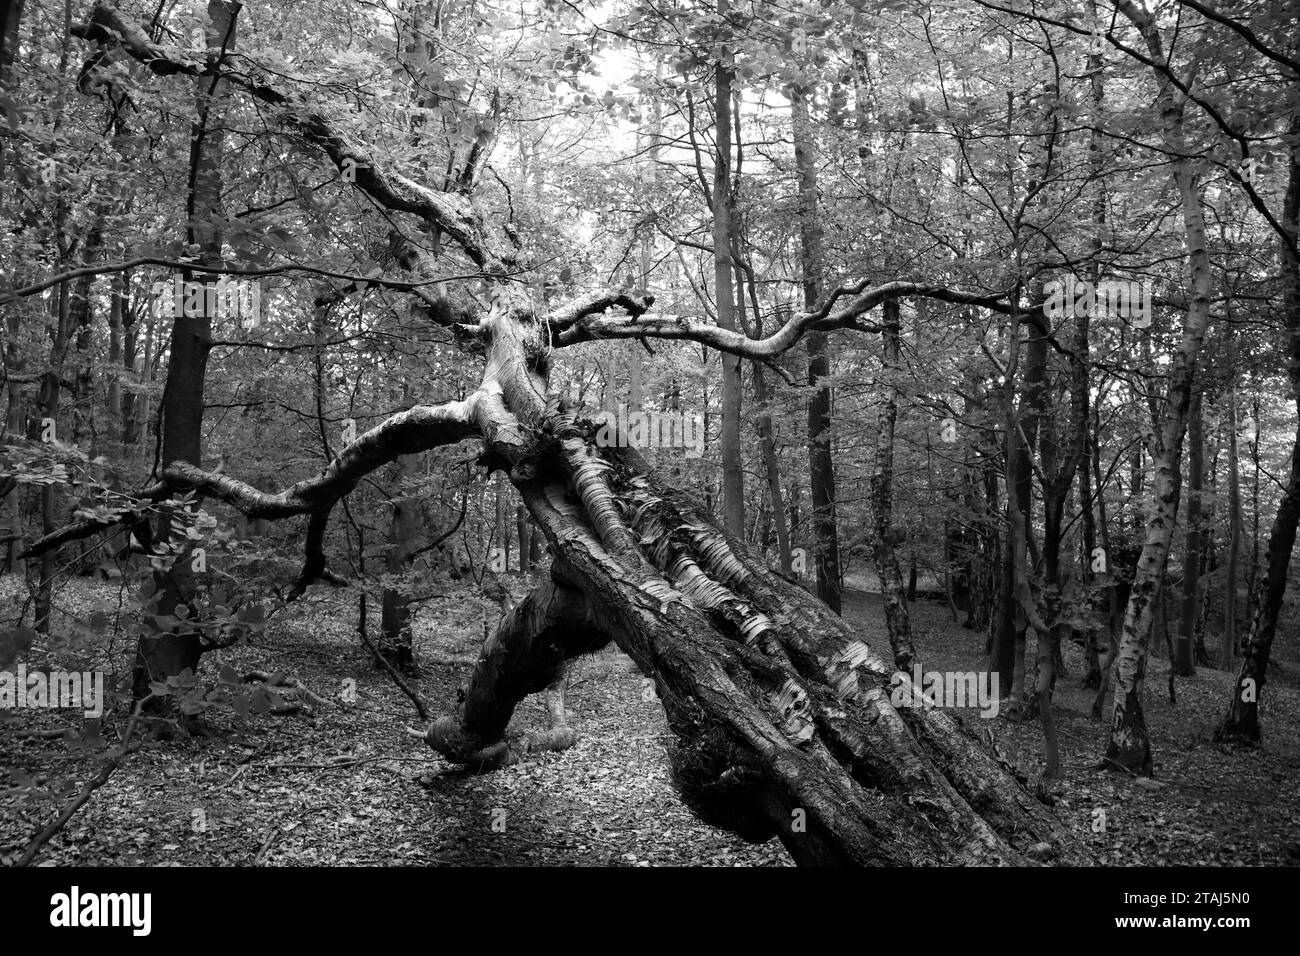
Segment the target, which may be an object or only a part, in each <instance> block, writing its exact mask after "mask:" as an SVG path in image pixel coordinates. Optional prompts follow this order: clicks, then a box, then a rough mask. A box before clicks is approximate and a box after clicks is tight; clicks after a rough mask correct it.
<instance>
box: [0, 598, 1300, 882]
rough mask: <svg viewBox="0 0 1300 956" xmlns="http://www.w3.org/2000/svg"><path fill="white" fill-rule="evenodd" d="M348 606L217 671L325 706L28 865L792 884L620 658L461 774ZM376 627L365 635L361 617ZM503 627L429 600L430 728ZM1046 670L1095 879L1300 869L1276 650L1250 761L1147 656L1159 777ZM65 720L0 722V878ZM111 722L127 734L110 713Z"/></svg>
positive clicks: (1208, 677)
mask: <svg viewBox="0 0 1300 956" xmlns="http://www.w3.org/2000/svg"><path fill="white" fill-rule="evenodd" d="M15 585H16V582H14V581H13V580H12V579H8V580H5V579H0V605H7V604H9V602H10V601H12V600H13V599H14V596H15V593H16V592H15ZM118 595H119V591H118V589H117V588H116V587H115V586H110V585H107V584H102V583H90V582H89V581H85V580H77V581H74V582H73V583H71V584H70V585H68V587H66V588H65V589H64V590H63V591H62V592H61V595H60V598H59V602H60V610H59V611H56V615H55V619H54V620H55V630H56V631H57V628H58V623H59V616H60V614H72V615H78V616H81V617H83V618H84V616H85V615H86V614H88V613H89V612H90V611H92V610H95V609H103V610H108V611H110V612H111V611H112V610H113V609H114V608H115V607H116V606H117V601H118ZM356 611H357V601H356V595H355V592H350V591H348V590H342V591H331V590H329V589H314V591H313V593H311V594H309V595H308V596H307V597H305V598H304V599H303V600H302V601H300V602H299V603H298V604H297V605H294V606H293V607H292V609H291V610H290V611H289V612H287V613H286V614H285V615H282V616H280V617H277V618H276V619H275V621H274V622H273V623H272V625H271V626H270V627H269V628H268V629H267V631H266V632H265V633H264V634H262V635H261V636H260V637H259V638H258V640H257V642H256V643H255V644H252V645H241V646H239V647H238V648H234V649H228V650H226V651H224V652H221V661H222V663H225V664H229V665H231V666H233V667H235V668H236V669H238V670H239V671H240V672H241V673H242V672H247V671H251V670H256V669H262V670H268V671H279V672H282V673H285V674H287V675H290V676H293V677H296V678H297V679H299V680H301V681H302V682H303V683H304V684H306V685H307V686H308V687H309V688H311V689H312V690H313V691H314V692H315V693H317V694H319V695H320V696H322V697H324V698H329V699H330V701H331V702H330V703H329V704H328V705H327V706H317V707H316V708H314V709H308V710H304V711H301V712H299V713H297V714H293V715H288V716H271V715H260V716H259V715H256V714H254V715H252V716H250V717H248V718H241V717H239V716H237V715H236V714H234V713H233V712H229V711H224V712H219V713H214V714H211V715H209V717H208V721H207V722H208V726H209V728H210V735H209V736H205V737H193V738H187V739H177V740H172V741H155V742H148V743H145V744H144V745H142V746H141V747H140V748H139V749H138V750H136V751H135V752H133V753H132V754H130V755H129V756H128V757H127V758H126V760H125V761H124V763H123V764H122V766H121V767H119V768H118V770H117V772H116V773H115V774H114V775H113V777H112V778H111V779H110V780H109V782H108V783H107V784H106V785H105V786H103V787H102V788H101V789H99V790H98V791H96V793H95V794H94V796H93V797H92V798H91V800H90V801H89V803H88V804H87V805H86V806H85V807H83V808H82V810H81V811H80V812H79V813H78V814H77V815H76V816H75V817H73V819H72V820H71V822H70V823H69V824H68V825H67V826H66V827H65V828H64V829H63V830H62V832H61V833H59V834H58V835H57V836H56V837H55V838H54V839H53V840H51V841H50V843H49V844H48V845H47V846H46V847H45V848H44V850H43V851H42V853H41V855H40V857H39V859H38V863H39V864H40V865H47V866H48V865H61V864H69V865H107V864H127V865H148V866H185V865H249V864H254V863H257V864H261V865H272V866H273V865H303V864H314V863H319V864H371V865H376V864H461V865H560V864H576V865H593V866H602V865H623V866H660V865H704V866H732V865H737V866H754V865H758V866H786V865H789V858H788V857H787V856H786V854H785V851H784V850H783V849H782V847H781V846H780V844H779V843H778V842H777V841H775V840H773V841H771V842H769V843H767V844H764V845H760V846H755V845H749V844H746V843H743V842H741V841H739V840H738V839H736V838H733V837H731V836H730V835H728V834H726V833H723V832H721V831H718V830H714V829H712V828H710V827H708V826H706V825H705V824H703V823H701V822H699V821H698V820H696V819H694V817H692V816H691V815H690V813H689V812H688V811H687V810H686V809H685V807H683V806H682V804H681V802H680V801H679V800H678V798H677V796H676V794H675V793H674V791H673V788H672V785H671V783H670V781H669V777H668V767H667V760H666V756H665V746H666V744H667V742H668V732H667V727H666V725H665V722H664V717H663V711H662V709H661V708H660V706H659V704H658V701H657V699H656V697H655V696H654V692H653V687H652V686H649V685H648V682H646V681H645V680H644V679H643V678H642V676H641V675H640V674H639V673H638V672H636V670H635V669H634V667H633V666H632V663H631V661H630V660H629V659H628V658H627V657H626V656H624V655H623V654H622V653H621V652H619V651H617V650H614V649H612V648H611V649H607V650H605V651H602V652H600V653H598V654H595V655H592V656H590V657H587V658H584V659H582V660H580V661H578V662H577V663H576V666H575V667H574V668H573V671H572V673H571V676H570V684H569V700H568V703H569V707H570V712H571V717H570V719H571V722H572V723H573V725H574V727H575V728H576V729H577V730H578V731H579V733H580V735H581V736H580V739H579V742H578V743H577V745H576V746H574V747H573V748H572V749H570V750H568V751H565V752H563V753H551V754H543V755H539V756H538V757H537V759H533V760H529V761H527V762H525V763H521V764H518V765H515V766H512V767H508V768H505V769H503V770H500V771H497V772H495V773H491V774H485V775H478V776H471V775H466V774H465V773H463V772H462V771H459V770H457V769H455V768H454V767H453V766H451V765H449V764H447V763H445V762H444V761H443V760H442V759H441V758H439V757H437V756H436V755H434V754H433V753H432V752H431V751H430V750H429V749H428V748H427V747H426V746H424V745H423V744H422V743H421V742H420V741H418V740H414V739H412V738H410V737H407V736H406V735H404V734H403V732H402V728H403V726H405V725H407V724H417V723H418V719H417V717H416V714H415V712H414V708H413V707H412V706H411V704H410V701H409V700H408V699H407V698H406V697H405V696H404V695H403V694H402V693H401V692H400V691H399V690H398V689H397V688H396V687H394V686H393V684H392V683H391V681H390V680H389V678H388V677H387V676H385V675H384V674H383V673H382V672H379V671H377V670H376V669H375V668H374V667H373V666H372V665H371V663H370V661H369V654H368V652H367V651H366V650H365V648H364V647H363V646H362V645H361V644H360V642H359V641H358V639H357V636H356V633H355V625H356ZM911 611H912V619H913V624H914V627H915V630H916V633H917V645H918V650H919V653H920V655H921V658H922V660H923V662H924V664H925V667H926V669H927V670H929V669H936V670H975V669H978V668H979V667H980V664H981V661H980V658H981V654H982V650H983V647H982V638H981V637H980V636H979V635H976V634H974V633H972V632H971V631H967V630H963V629H962V628H961V627H959V626H956V625H954V624H953V623H952V619H951V617H950V615H949V612H948V610H947V608H946V607H944V606H943V605H941V604H939V603H936V602H929V601H924V600H922V601H919V602H918V603H916V604H913V605H911ZM371 613H372V619H373V618H377V616H378V615H377V608H375V607H374V606H373V604H372V609H371ZM845 613H846V616H847V617H848V618H849V619H850V620H852V621H853V622H854V623H855V625H857V626H858V627H859V628H860V629H861V632H862V636H863V638H864V639H865V640H867V641H868V642H869V643H871V644H872V645H873V646H874V647H879V648H882V649H883V650H884V652H885V654H886V655H887V654H888V641H887V638H886V636H885V633H884V625H883V616H882V613H881V610H880V608H879V596H878V595H875V594H870V593H865V592H862V591H851V592H849V593H848V594H847V602H846V608H845ZM498 614H499V611H498V609H497V606H496V605H495V603H494V602H491V601H488V600H486V599H484V598H482V597H480V596H478V594H477V593H475V592H474V591H473V590H472V589H470V588H467V587H460V586H457V587H456V589H455V590H454V591H451V592H449V593H447V594H445V595H444V596H442V597H439V598H435V599H433V600H430V601H428V602H426V603H425V604H424V606H423V608H422V610H421V613H420V615H419V618H418V624H417V628H416V636H417V653H418V655H419V657H420V659H421V661H422V662H423V665H424V676H423V677H422V678H421V679H420V680H419V681H418V682H417V685H418V687H419V690H420V692H421V694H422V695H423V696H424V697H425V699H426V700H427V701H428V702H429V706H430V708H431V710H432V711H433V712H434V713H438V712H441V711H443V710H447V709H450V706H451V704H452V702H454V701H455V700H456V693H457V690H458V688H460V687H461V686H462V685H463V683H464V681H465V680H466V679H467V677H468V675H469V672H470V669H471V667H472V665H473V662H474V660H475V658H476V656H477V652H478V647H479V644H480V643H481V640H482V636H483V629H484V622H485V621H487V622H489V623H491V622H494V621H495V620H496V617H497V615H498ZM372 626H373V625H372ZM1283 643H1284V647H1291V648H1292V649H1293V647H1294V645H1293V644H1292V645H1287V644H1286V643H1285V642H1283ZM129 650H130V649H129V648H128V647H127V646H126V641H125V639H124V638H121V637H119V638H118V639H117V640H116V641H114V642H111V643H110V644H109V645H108V646H106V647H105V648H103V655H102V656H103V661H102V663H101V665H99V666H108V667H111V668H112V669H114V670H115V671H116V672H117V673H118V674H124V673H126V670H127V668H128V666H129V662H130V654H129ZM1031 653H1032V647H1031ZM213 657H214V658H215V657H216V655H215V654H214V655H213ZM1065 660H1066V664H1067V667H1068V669H1069V673H1068V674H1067V675H1066V676H1065V677H1063V678H1062V679H1061V681H1060V683H1059V684H1058V692H1057V703H1056V706H1057V711H1056V713H1057V720H1058V725H1059V728H1060V733H1061V749H1062V754H1061V756H1062V763H1063V768H1064V771H1065V778H1064V780H1062V781H1060V782H1058V783H1056V784H1055V785H1054V786H1053V788H1052V793H1053V796H1054V798H1055V800H1056V808H1057V811H1058V812H1059V813H1060V814H1061V816H1062V818H1063V819H1065V820H1066V821H1067V822H1068V823H1069V825H1070V826H1072V827H1073V828H1074V829H1075V830H1077V831H1078V832H1079V834H1080V835H1081V837H1082V838H1083V839H1084V840H1085V841H1086V842H1087V843H1088V844H1089V845H1090V846H1091V847H1092V849H1093V850H1094V852H1095V853H1096V854H1097V856H1098V858H1099V860H1101V861H1102V862H1104V863H1108V864H1112V865H1128V864H1138V863H1146V864H1162V865H1169V864H1201V865H1209V864H1228V865H1233V864H1250V865H1261V864H1266V865H1267V864H1271V865H1278V864H1293V865H1294V864H1295V863H1296V862H1297V858H1298V857H1300V844H1297V842H1296V840H1297V835H1298V834H1300V787H1297V786H1296V784H1297V782H1300V745H1298V744H1297V741H1300V733H1298V731H1300V688H1298V687H1297V680H1296V674H1297V670H1298V668H1297V666H1296V664H1295V663H1294V661H1295V656H1294V655H1292V657H1291V658H1290V659H1289V660H1284V661H1282V663H1283V666H1284V671H1283V672H1282V673H1281V674H1280V675H1279V676H1278V677H1270V683H1269V685H1268V689H1267V691H1266V693H1265V694H1264V702H1265V705H1264V722H1265V732H1266V744H1265V746H1264V747H1263V748H1261V749H1258V750H1252V751H1236V750H1231V749H1227V748H1224V747H1220V746H1218V745H1216V744H1214V743H1213V742H1212V740H1211V736H1212V731H1213V728H1214V726H1215V723H1216V722H1217V721H1218V720H1219V719H1220V717H1221V715H1222V713H1223V710H1224V706H1225V702H1226V701H1227V695H1228V693H1229V688H1230V686H1231V683H1232V679H1233V678H1232V676H1231V675H1229V674H1227V673H1224V672H1220V671H1215V670H1211V669H1208V668H1202V669H1200V670H1199V672H1198V674H1197V676H1196V677H1194V678H1190V679H1186V680H1182V679H1180V680H1179V681H1178V684H1177V698H1178V703H1177V704H1176V705H1171V704H1170V703H1169V699H1168V696H1167V692H1166V664H1165V662H1164V661H1160V660H1155V661H1152V662H1151V666H1150V668H1149V673H1148V680H1147V690H1146V698H1145V701H1144V706H1145V707H1146V714H1147V721H1148V725H1149V727H1150V731H1151V736H1152V740H1153V745H1154V748H1155V755H1156V756H1155V760H1156V776H1155V779H1154V780H1139V779H1129V778H1125V777H1123V776H1120V775H1116V774H1114V773H1108V772H1101V771H1098V770H1096V769H1094V768H1095V766H1096V764H1097V760H1098V756H1099V754H1100V753H1101V751H1102V747H1103V742H1104V733H1105V728H1104V726H1103V725H1102V723H1100V722H1097V721H1094V720H1092V719H1091V717H1090V716H1089V710H1090V707H1091V699H1092V695H1093V692H1092V691H1087V690H1084V689H1083V688H1082V687H1081V675H1082V673H1083V660H1082V653H1081V652H1080V651H1079V649H1078V648H1076V647H1075V646H1074V645H1073V644H1070V645H1068V646H1067V648H1066V652H1065ZM63 663H64V666H68V665H69V664H70V663H71V662H66V661H65V662H63ZM27 666H28V668H29V669H33V668H37V667H56V666H59V659H58V658H49V659H46V658H45V657H44V656H43V655H33V657H32V658H29V659H28V661H27ZM83 666H84V665H83ZM1031 667H1032V665H1031ZM353 680H354V681H356V702H355V703H354V704H345V703H343V702H342V701H341V699H340V697H341V693H342V691H343V688H344V687H345V686H346V685H345V682H347V681H353ZM544 719H545V714H544V710H543V707H542V704H541V699H540V697H534V698H530V699H529V700H527V701H525V702H524V703H523V704H522V705H521V706H520V707H519V709H518V711H517V713H516V717H515V722H514V724H513V725H512V728H517V729H518V730H519V731H524V730H527V729H530V728H536V727H540V726H544ZM966 719H967V722H968V724H970V725H972V726H974V728H975V729H976V730H978V731H980V732H981V735H982V736H985V737H986V739H987V737H988V734H987V732H991V733H992V735H993V739H995V740H996V743H997V746H998V747H999V749H1000V750H1001V751H1002V752H1003V754H1004V755H1005V756H1007V757H1008V759H1010V760H1012V761H1013V762H1015V763H1016V764H1017V765H1018V766H1019V767H1020V769H1021V770H1022V771H1023V772H1024V773H1025V774H1026V775H1027V776H1028V777H1030V778H1031V779H1036V778H1037V777H1038V775H1039V773H1040V770H1041V751H1042V747H1041V731H1040V728H1039V724H1038V721H1037V720H1036V719H1034V720H1029V721H1015V720H1008V719H1007V718H1006V717H1005V716H998V717H996V718H993V719H989V720H981V719H979V718H978V717H977V716H975V712H974V711H972V712H971V713H970V714H968V715H966ZM81 724H82V718H81V717H80V716H79V715H77V716H75V718H74V719H73V720H72V721H71V723H70V722H69V720H68V715H67V712H58V711H38V710H26V711H19V712H13V711H8V712H0V864H9V863H12V862H14V861H15V860H16V859H17V857H18V855H19V854H20V853H21V851H22V849H23V847H24V846H25V844H26V843H27V841H28V840H29V839H30V837H31V834H33V833H34V832H36V831H37V830H38V829H40V827H41V826H43V825H44V824H45V823H46V822H48V821H49V820H50V819H52V818H53V817H54V816H55V814H56V813H57V812H58V809H59V808H60V807H61V806H63V805H64V804H65V803H66V802H67V801H68V800H69V799H70V797H71V795H73V794H75V789H74V788H79V787H80V785H81V783H82V782H84V781H85V780H86V779H87V778H89V777H90V776H92V775H93V774H94V772H95V769H96V768H97V766H98V765H99V761H100V760H102V758H103V756H104V754H105V753H107V752H108V751H109V750H111V749H112V746H113V745H110V744H106V743H104V742H103V741H102V740H93V741H91V742H90V743H83V742H82V740H81ZM69 726H71V727H72V729H73V731H74V732H73V733H69V734H67V735H66V739H65V738H59V737H50V736H42V735H41V734H42V733H45V734H48V733H52V732H54V731H57V730H58V729H59V728H62V727H69ZM117 726H118V727H119V728H121V727H124V726H125V721H124V720H122V719H121V718H120V717H119V718H118V720H117ZM109 736H110V738H111V736H112V735H109ZM6 773H7V776H8V780H7V782H6V780H5V779H4V775H5V774H6ZM1098 810H1101V811H1104V827H1103V826H1101V825H1100V821H1101V820H1102V819H1103V816H1102V815H1101V814H1098V813H1097V812H1096V811H1098Z"/></svg>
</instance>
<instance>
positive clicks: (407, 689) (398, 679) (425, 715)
mask: <svg viewBox="0 0 1300 956" xmlns="http://www.w3.org/2000/svg"><path fill="white" fill-rule="evenodd" d="M357 634H359V635H360V636H361V640H362V641H363V642H364V643H365V645H366V647H368V648H369V649H370V653H371V655H372V656H373V657H374V659H375V660H376V661H378V662H379V666H380V667H382V668H383V669H384V670H385V671H386V672H387V673H388V676H389V677H391V678H392V679H393V683H394V684H396V685H397V686H398V687H399V688H401V690H402V693H404V694H405V695H406V696H407V697H409V698H411V703H412V704H414V705H415V710H416V713H418V714H419V715H420V719H421V720H422V721H424V722H425V723H426V724H427V723H428V722H429V707H428V705H427V704H426V703H425V702H424V698H423V697H421V696H420V694H419V692H418V691H416V690H414V689H412V687H411V685H410V684H408V683H407V682H406V680H405V678H403V677H402V675H401V674H399V673H398V672H397V668H396V667H394V666H393V665H392V664H391V663H390V662H389V660H388V658H386V657H384V655H382V654H380V653H379V651H378V650H376V649H375V645H374V644H372V643H371V642H370V637H369V636H368V635H367V634H366V632H365V631H364V630H363V629H361V628H357Z"/></svg>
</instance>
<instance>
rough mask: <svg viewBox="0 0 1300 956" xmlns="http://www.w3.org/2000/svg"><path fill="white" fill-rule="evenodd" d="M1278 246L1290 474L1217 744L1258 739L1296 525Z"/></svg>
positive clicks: (1293, 343) (1286, 257)
mask: <svg viewBox="0 0 1300 956" xmlns="http://www.w3.org/2000/svg"><path fill="white" fill-rule="evenodd" d="M1290 134H1291V136H1292V146H1291V164H1290V172H1289V174H1288V177H1287V188H1286V195H1285V198H1284V200H1283V207H1282V226H1283V229H1284V231H1285V233H1286V235H1287V237H1289V238H1290V240H1291V242H1295V241H1296V239H1297V237H1300V145H1296V141H1295V138H1294V137H1296V136H1297V134H1300V118H1293V119H1292V121H1291V128H1290ZM1281 247H1282V253H1281V258H1282V281H1283V307H1284V316H1285V319H1286V328H1287V372H1288V375H1289V377H1290V380H1291V394H1292V397H1293V399H1294V400H1295V403H1296V411H1297V413H1298V416H1297V424H1296V435H1295V440H1294V443H1293V444H1292V448H1291V476H1290V478H1289V479H1288V480H1287V483H1286V490H1285V492H1284V494H1283V496H1282V502H1281V504H1279V505H1278V509H1277V515H1276V517H1275V518H1274V519H1273V527H1272V529H1271V530H1270V531H1269V536H1268V548H1267V565H1266V568H1265V571H1264V574H1263V575H1262V577H1261V578H1260V581H1259V584H1258V585H1257V586H1256V592H1255V613H1254V615H1253V616H1252V618H1251V624H1250V632H1249V633H1248V634H1247V635H1246V638H1245V640H1244V641H1243V642H1242V654H1241V670H1240V671H1239V672H1238V675H1237V682H1236V685H1235V686H1234V688H1233V693H1232V698H1231V701H1230V703H1229V705H1228V714H1227V716H1226V717H1225V718H1224V721H1223V725H1222V727H1220V728H1219V732H1218V736H1219V738H1220V739H1222V740H1228V741H1233V742H1238V743H1246V744H1256V743H1258V742H1259V740H1260V718H1259V701H1260V696H1261V695H1262V693H1263V691H1264V684H1265V682H1266V680H1267V678H1268V661H1269V655H1270V653H1271V651H1272V648H1273V635H1274V634H1275V633H1276V631H1277V619H1278V614H1279V612H1280V611H1281V609H1282V599H1283V597H1284V596H1285V595H1286V584H1287V572H1288V571H1289V569H1290V565H1291V551H1292V550H1293V548H1294V547H1295V539H1296V525H1297V522H1300V262H1297V261H1296V258H1295V256H1294V255H1292V254H1291V249H1290V246H1289V245H1288V244H1287V243H1286V242H1283V243H1281ZM1256 422H1258V419H1256Z"/></svg>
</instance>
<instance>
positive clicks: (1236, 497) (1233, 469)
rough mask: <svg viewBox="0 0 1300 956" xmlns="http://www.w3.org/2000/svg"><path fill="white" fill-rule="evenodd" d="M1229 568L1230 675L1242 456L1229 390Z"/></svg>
mask: <svg viewBox="0 0 1300 956" xmlns="http://www.w3.org/2000/svg"><path fill="white" fill-rule="evenodd" d="M1227 400H1228V566H1227V568H1226V569H1225V571H1226V579H1225V581H1224V585H1223V642H1222V644H1220V646H1219V669H1220V670H1225V671H1230V670H1232V667H1233V659H1232V658H1233V655H1234V654H1235V653H1236V651H1237V579H1238V577H1239V574H1238V569H1239V567H1240V563H1239V558H1240V556H1241V456H1240V454H1239V452H1238V445H1237V392H1236V389H1235V388H1232V387H1229V388H1228V395H1227Z"/></svg>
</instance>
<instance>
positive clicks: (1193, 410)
mask: <svg viewBox="0 0 1300 956" xmlns="http://www.w3.org/2000/svg"><path fill="white" fill-rule="evenodd" d="M1201 406H1202V394H1201V391H1200V390H1199V389H1198V390H1197V391H1196V392H1195V393H1194V394H1193V395H1192V399H1191V406H1190V408H1189V409H1188V412H1187V539H1186V547H1185V550H1184V552H1183V613H1182V620H1181V623H1180V627H1179V631H1178V643H1177V644H1176V645H1175V651H1174V660H1172V661H1171V662H1170V666H1171V667H1172V668H1173V669H1174V673H1175V674H1177V675H1178V676H1180V677H1192V676H1194V675H1195V674H1196V667H1195V664H1194V662H1193V659H1192V646H1193V642H1194V640H1195V637H1196V618H1197V613H1198V611H1199V601H1200V590H1201V576H1200V568H1201V492H1202V490H1203V488H1204V485H1205V455H1204V452H1205V447H1204V446H1205V439H1204V435H1203V433H1202V427H1201V419H1202V412H1201Z"/></svg>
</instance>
